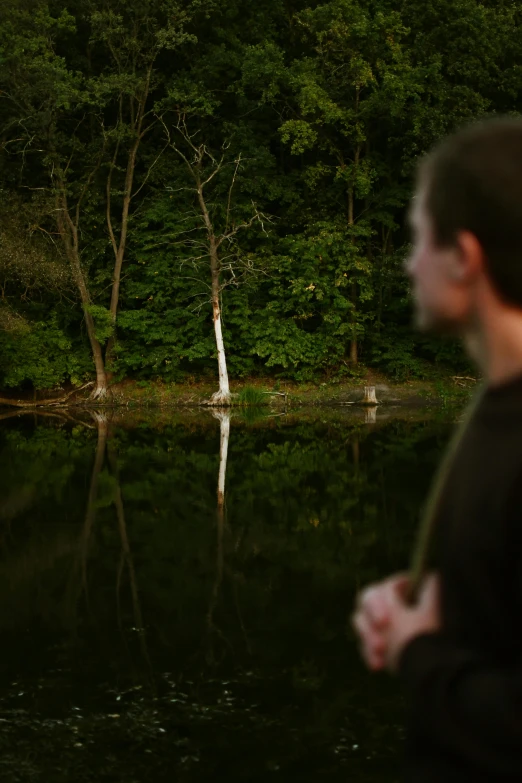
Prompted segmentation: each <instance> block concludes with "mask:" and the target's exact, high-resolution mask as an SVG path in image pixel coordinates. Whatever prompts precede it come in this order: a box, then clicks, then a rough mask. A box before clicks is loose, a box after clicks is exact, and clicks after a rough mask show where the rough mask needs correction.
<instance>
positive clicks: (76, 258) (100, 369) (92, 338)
mask: <svg viewBox="0 0 522 783" xmlns="http://www.w3.org/2000/svg"><path fill="white" fill-rule="evenodd" d="M61 191H62V192H61V193H60V198H59V200H58V212H57V214H58V231H59V233H60V238H61V240H62V242H63V245H64V248H65V254H66V256H67V259H68V261H69V264H70V265H71V269H72V273H73V277H74V281H75V283H76V286H77V288H78V291H79V293H80V299H81V302H82V305H83V312H84V316H85V325H86V327H87V335H88V337H89V342H90V344H91V351H92V356H93V359H94V366H95V369H96V385H95V387H94V390H93V392H92V394H91V399H94V400H100V399H104V398H105V397H106V396H107V394H108V384H107V374H106V372H105V362H104V361H103V352H102V347H101V345H100V343H99V341H98V339H97V337H96V328H95V325H94V319H93V317H92V315H91V313H90V312H89V307H90V305H91V297H90V294H89V289H88V288H87V282H86V280H85V276H84V274H83V269H82V265H81V261H80V251H79V243H78V226H77V225H76V224H75V223H74V222H73V220H72V218H71V216H70V214H69V209H68V206H67V200H66V196H65V189H64V186H63V185H62V187H61Z"/></svg>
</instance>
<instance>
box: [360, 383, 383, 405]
mask: <svg viewBox="0 0 522 783" xmlns="http://www.w3.org/2000/svg"><path fill="white" fill-rule="evenodd" d="M362 404H363V405H378V404H379V403H378V401H377V397H376V396H375V386H365V387H364V398H363V401H362Z"/></svg>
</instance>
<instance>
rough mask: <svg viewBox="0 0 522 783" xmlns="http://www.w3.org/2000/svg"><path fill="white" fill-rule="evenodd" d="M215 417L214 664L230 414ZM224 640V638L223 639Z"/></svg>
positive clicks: (211, 607)
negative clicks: (216, 435)
mask: <svg viewBox="0 0 522 783" xmlns="http://www.w3.org/2000/svg"><path fill="white" fill-rule="evenodd" d="M214 417H215V418H216V419H218V420H219V427H220V439H219V473H218V484H217V508H216V530H217V542H216V576H215V579H214V584H213V586H212V594H211V597H210V604H209V608H208V613H207V628H208V636H209V649H208V652H207V661H208V662H209V663H214V660H215V656H214V650H213V646H212V633H213V632H217V633H219V635H220V636H221V637H223V634H222V632H221V631H220V630H219V628H217V626H216V625H215V623H214V612H215V609H216V606H217V602H218V598H219V592H220V589H221V583H222V581H223V567H224V536H225V524H226V506H225V485H226V475H227V460H228V442H229V439H230V412H229V411H215V412H214ZM223 638H224V637H223Z"/></svg>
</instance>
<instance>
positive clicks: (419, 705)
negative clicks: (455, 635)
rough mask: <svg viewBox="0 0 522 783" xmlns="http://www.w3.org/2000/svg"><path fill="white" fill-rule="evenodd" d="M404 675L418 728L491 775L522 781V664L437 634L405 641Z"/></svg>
mask: <svg viewBox="0 0 522 783" xmlns="http://www.w3.org/2000/svg"><path fill="white" fill-rule="evenodd" d="M398 674H399V676H400V677H401V679H402V680H403V681H404V682H405V683H406V685H407V687H408V690H409V691H410V698H411V705H412V716H411V718H412V726H413V727H414V731H415V733H418V734H420V735H421V736H425V737H429V738H430V740H431V741H432V742H433V743H434V744H435V746H438V747H440V749H441V751H447V752H450V753H452V754H453V755H456V756H458V757H459V758H461V759H462V761H463V762H464V763H466V762H469V763H471V764H472V765H473V766H475V767H477V768H481V769H482V770H483V772H484V773H485V774H489V775H491V776H492V777H494V776H501V775H506V776H513V777H514V778H516V777H517V776H519V777H520V779H521V780H522V666H516V667H515V666H514V667H512V668H509V669H506V668H499V667H496V666H494V665H493V664H492V663H491V662H490V661H488V660H486V659H481V658H480V657H479V656H478V655H477V654H476V653H473V652H471V651H467V650H465V649H460V648H458V647H456V646H455V645H454V644H453V643H452V642H451V641H450V640H448V639H446V638H445V637H444V636H443V635H440V634H437V633H434V634H425V635H420V636H418V637H416V638H415V639H413V640H412V641H410V642H409V643H408V644H407V645H406V646H405V648H404V649H403V651H402V654H401V655H400V657H399V660H398Z"/></svg>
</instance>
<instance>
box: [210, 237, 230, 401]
mask: <svg viewBox="0 0 522 783" xmlns="http://www.w3.org/2000/svg"><path fill="white" fill-rule="evenodd" d="M210 273H211V276H212V317H213V320H214V334H215V336H216V349H217V358H218V372H219V391H217V392H216V393H215V394H213V395H212V397H211V399H210V401H211V403H212V405H224V406H226V405H230V387H229V385H228V372H227V358H226V354H225V343H224V342H223V332H222V329H221V304H220V301H219V294H220V290H219V260H218V255H217V248H216V246H215V242H214V239H213V238H211V242H210Z"/></svg>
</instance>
